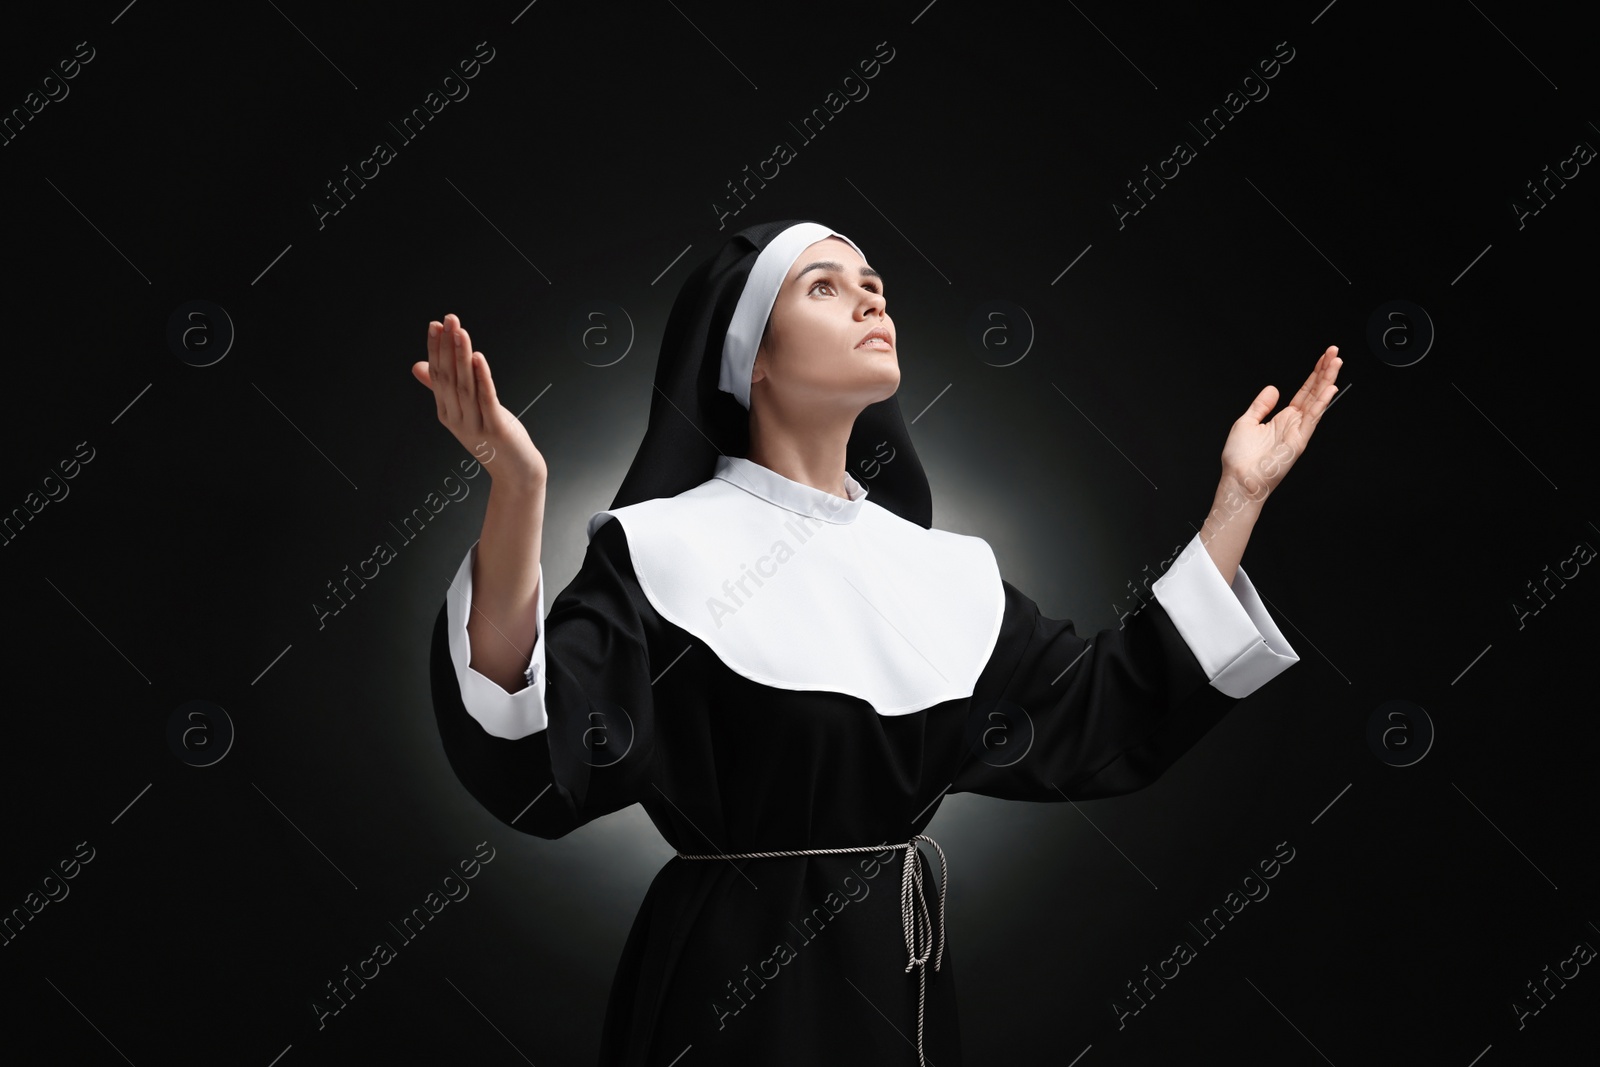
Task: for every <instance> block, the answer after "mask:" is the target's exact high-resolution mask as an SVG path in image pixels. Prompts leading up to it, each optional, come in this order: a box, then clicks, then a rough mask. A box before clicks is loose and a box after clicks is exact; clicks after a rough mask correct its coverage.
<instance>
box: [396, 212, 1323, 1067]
mask: <svg viewBox="0 0 1600 1067" xmlns="http://www.w3.org/2000/svg"><path fill="white" fill-rule="evenodd" d="M1339 365H1340V361H1339V359H1338V354H1337V349H1334V348H1329V349H1328V350H1327V351H1325V352H1324V353H1323V355H1322V357H1321V358H1320V359H1319V360H1318V361H1317V364H1316V366H1315V368H1314V369H1313V371H1312V372H1311V375H1310V377H1309V378H1308V379H1307V381H1306V383H1305V385H1304V386H1303V387H1302V388H1301V389H1300V390H1299V392H1298V393H1297V394H1296V396H1295V397H1294V398H1293V399H1292V400H1291V402H1290V403H1289V405H1287V406H1286V407H1285V409H1284V410H1283V411H1281V412H1279V413H1278V415H1277V416H1275V417H1274V418H1272V419H1271V420H1270V421H1263V420H1264V419H1265V416H1266V415H1267V413H1268V412H1270V411H1271V410H1272V408H1273V406H1274V405H1275V403H1276V401H1277V390H1276V389H1275V388H1274V387H1273V386H1270V385H1269V386H1267V387H1266V388H1265V389H1263V390H1262V391H1261V393H1260V394H1259V395H1258V396H1257V398H1256V400H1255V402H1254V403H1252V404H1251V405H1250V407H1249V409H1248V410H1247V411H1246V412H1245V414H1244V415H1242V416H1240V417H1239V419H1238V420H1236V422H1235V423H1234V425H1233V427H1232V429H1231V431H1230V433H1229V436H1228V438H1227V441H1226V443H1225V445H1224V448H1223V453H1222V461H1223V462H1222V470H1223V472H1224V475H1223V479H1222V482H1221V483H1220V485H1219V488H1218V494H1217V497H1216V500H1217V506H1216V507H1215V509H1214V510H1213V512H1212V513H1211V514H1210V515H1208V516H1207V518H1206V521H1205V524H1204V526H1203V527H1202V529H1201V531H1200V532H1199V533H1197V534H1195V535H1194V536H1193V538H1191V539H1190V540H1189V542H1188V543H1187V545H1186V547H1185V548H1184V549H1183V550H1182V551H1181V552H1180V553H1179V554H1178V555H1177V556H1176V557H1174V559H1173V560H1172V561H1171V562H1170V565H1169V566H1167V568H1166V570H1165V572H1164V573H1163V574H1162V575H1161V577H1160V578H1159V579H1158V580H1156V581H1155V582H1154V583H1153V584H1152V585H1150V586H1149V588H1148V592H1149V593H1150V594H1151V595H1150V597H1149V598H1148V600H1147V602H1146V603H1145V606H1144V607H1143V608H1142V609H1141V610H1140V611H1138V612H1137V614H1134V615H1132V616H1131V617H1130V618H1128V619H1127V620H1126V622H1125V623H1124V625H1123V626H1121V627H1120V628H1118V629H1105V630H1101V631H1100V632H1099V633H1097V634H1094V635H1092V636H1089V637H1083V636H1080V635H1079V634H1078V633H1077V632H1076V630H1075V628H1074V626H1073V623H1072V622H1071V621H1070V620H1067V619H1052V618H1047V617H1045V616H1044V615H1042V614H1041V613H1040V612H1039V609H1038V607H1037V606H1036V605H1035V603H1034V602H1033V601H1032V600H1031V599H1029V598H1028V597H1027V596H1026V595H1025V594H1023V593H1022V592H1021V591H1020V590H1018V589H1017V588H1016V587H1015V586H1013V585H1012V584H1011V583H1010V582H1008V581H1006V580H1005V579H1004V578H1002V576H1001V569H1000V566H999V563H998V561H997V560H996V558H995V555H994V552H993V551H992V550H991V549H990V547H989V545H988V544H987V543H986V542H985V541H984V540H982V539H981V538H978V537H973V536H968V535H962V534H956V533H953V532H949V531H945V530H939V529H936V528H934V527H933V522H932V511H933V508H932V499H931V496H930V493H929V487H928V480H927V477H926V475H925V474H924V472H923V469H922V466H921V464H920V463H919V462H918V460H917V454H916V449H915V448H914V447H913V444H912V440H911V436H910V434H909V433H908V431H907V429H906V425H905V422H904V420H903V419H902V417H901V413H900V407H899V404H898V402H897V400H896V397H895V393H896V390H897V388H898V385H899V382H900V368H899V364H898V361H897V348H896V332H895V325H894V321H893V320H892V319H891V318H890V317H889V315H888V313H887V305H886V300H885V293H884V279H883V278H882V277H881V276H880V275H879V274H878V273H877V272H876V271H875V270H873V269H872V267H871V266H870V264H869V261H868V259H867V256H866V254H865V253H864V252H863V251H862V250H861V248H860V246H859V245H857V244H856V242H855V241H853V240H852V239H850V238H849V237H846V236H845V235H843V234H840V233H836V232H834V231H833V230H832V229H830V228H829V227H827V226H824V225H821V224H819V223H816V222H811V221H780V222H768V223H763V224H760V225H754V226H751V227H749V228H747V229H744V230H742V231H740V232H738V233H736V234H733V235H732V236H730V237H729V238H728V239H727V240H726V242H725V243H724V244H723V245H722V246H721V247H719V248H718V249H717V251H716V252H715V254H713V255H712V256H711V257H710V258H709V259H708V260H706V261H705V262H703V263H701V264H700V265H699V266H698V267H697V268H696V269H695V270H694V272H693V273H692V274H691V275H690V277H689V278H688V280H687V281H686V282H685V284H684V286H683V289H682V291H681V292H680V293H679V295H678V297H677V299H676V301H675V303H674V305H673V308H672V312H671V314H670V317H669V318H668V321H667V325H666V329H665V332H664V334H663V338H662V344H661V351H660V357H659V360H658V364H657V368H656V376H655V393H654V395H653V397H652V402H651V407H650V418H649V424H648V426H647V427H646V429H645V433H644V436H643V440H642V443H641V444H640V446H639V450H638V453H637V455H636V456H635V457H634V460H633V463H632V465H631V466H630V467H629V469H628V472H627V475H626V477H624V479H623V481H622V485H621V488H620V489H619V490H618V492H617V494H616V497H615V499H614V500H613V501H612V504H611V507H610V508H609V509H607V510H605V511H600V512H597V513H595V514H594V515H593V516H591V517H590V518H589V520H588V528H587V534H588V547H587V550H586V554H585V556H584V559H583V563H582V566H581V568H580V569H579V571H578V574H577V576H576V577H575V578H574V579H573V580H572V582H571V583H570V584H568V585H567V587H566V588H565V589H563V590H562V591H561V592H560V594H559V595H557V596H556V597H555V599H554V601H553V602H552V603H551V604H550V607H549V609H548V612H547V610H546V607H545V595H546V594H545V588H544V581H543V568H542V565H541V563H540V559H539V546H540V531H541V528H542V525H543V518H544V490H545V484H546V473H547V471H546V467H545V463H544V460H543V457H542V456H541V455H540V454H539V452H538V450H537V449H536V448H535V447H534V445H533V443H532V441H531V440H530V438H529V436H528V434H527V431H526V430H525V429H524V427H523V426H522V424H521V423H520V422H519V421H518V420H517V419H516V417H515V416H513V415H512V414H511V413H510V412H509V411H508V410H507V409H506V408H505V407H504V406H503V405H501V404H500V403H499V401H498V400H497V398H496V394H495V390H494V383H493V379H492V378H491V376H490V374H489V367H488V363H487V360H486V359H485V358H484V356H483V354H482V353H481V352H476V351H474V350H473V349H472V344H471V340H470V338H469V336H468V334H467V333H466V331H465V330H464V329H462V327H461V324H460V321H459V319H457V318H456V317H455V316H454V315H448V316H446V317H445V320H444V321H443V322H442V323H441V322H435V323H431V324H430V325H429V335H428V359H427V361H426V362H425V363H424V362H418V363H417V364H415V365H414V366H413V373H414V374H415V376H416V377H417V379H418V380H419V381H421V382H422V383H423V384H424V385H426V386H428V387H429V388H430V389H431V390H432V392H433V394H434V398H435V401H436V404H437V408H438V413H439V418H440V420H441V421H442V422H443V423H444V424H445V425H446V427H447V428H449V429H450V430H451V432H452V433H453V434H454V435H455V436H456V437H457V439H458V440H459V441H460V442H461V443H462V444H463V445H464V446H465V447H467V448H468V449H469V450H470V451H472V452H473V453H474V455H475V456H477V457H478V458H480V459H482V460H483V461H484V465H485V469H486V470H488V471H489V474H490V477H491V489H490V495H489V502H488V504H487V511H486V514H485V518H484V525H483V533H482V536H481V538H480V539H479V541H478V542H477V543H476V544H474V545H473V546H472V547H471V548H469V549H468V550H467V553H466V557H465V558H464V559H463V560H462V562H461V565H460V568H459V569H458V570H457V572H456V574H455V577H454V579H453V581H452V584H451V588H450V591H449V593H448V594H447V596H446V600H445V604H444V605H443V606H442V607H441V609H440V612H439V615H438V619H437V622H436V625H435V627H434V631H433V643H432V650H431V664H432V669H431V684H432V695H433V704H434V710H435V714H436V717H437V720H438V729H439V733H440V737H441V740H442V743H443V747H444V751H445V753H446V756H447V758H448V759H449V762H450V766H451V768H452V769H453V770H454V772H455V774H456V775H457V776H458V778H459V779H460V781H461V783H462V785H463V786H464V787H465V788H466V790H467V791H468V792H469V793H470V794H471V795H472V796H473V797H474V798H476V799H477V800H478V802H479V803H481V804H482V805H483V806H484V807H485V808H486V809H488V811H489V812H490V813H492V814H493V815H494V816H495V817H496V818H497V819H499V820H500V821H501V822H503V823H505V824H506V825H507V826H509V827H511V828H512V829H515V830H519V831H522V832H524V833H528V834H533V835H535V836H537V837H541V838H546V839H555V838H560V837H563V836H564V835H566V834H568V833H571V832H572V831H574V830H576V829H578V828H579V827H582V826H583V825H584V824H586V823H589V822H591V821H593V820H595V819H598V818H600V817H602V816H604V815H607V814H609V813H611V812H615V811H618V810H619V809H622V808H625V807H627V806H629V805H632V804H639V805H641V806H642V807H643V808H644V811H645V812H646V813H647V814H648V815H649V817H650V820H651V821H652V822H653V823H654V824H655V826H656V828H657V829H658V830H659V831H660V833H661V835H662V837H664V838H665V839H666V841H667V842H668V843H669V844H671V845H672V847H673V848H674V849H675V850H676V853H677V854H676V856H675V857H674V858H673V859H671V860H669V861H668V862H667V864H666V865H665V866H664V867H663V868H662V869H661V871H660V872H659V873H658V874H657V875H656V877H655V879H654V881H653V882H652V884H651V886H650V888H649V891H648V892H647V893H646V895H645V898H644V901H643V903H642V905H641V907H640V909H639V913H638V915H637V917H636V918H635V920H634V923H633V926H632V928H631V931H630V933H629V935H628V938H627V941H626V944H625V946H624V949H623V952H622V958H621V960H620V961H619V963H618V967H617V973H616V977H615V980H614V982H613V985H612V988H611V994H610V999H609V1002H608V1006H607V1010H606V1021H605V1029H604V1034H603V1036H602V1039H601V1056H600V1062H601V1064H602V1067H624V1065H626V1067H645V1065H647V1064H648V1065H652V1067H661V1065H665V1064H669V1063H673V1062H676V1058H677V1057H679V1056H682V1055H683V1054H684V1053H685V1052H686V1051H689V1050H691V1049H692V1052H690V1054H689V1055H688V1056H686V1057H685V1058H684V1059H683V1060H682V1061H681V1062H682V1063H683V1064H684V1065H685V1067H711V1065H721V1064H729V1065H732V1064H740V1065H746V1064H752V1063H759V1064H764V1065H767V1067H789V1065H796V1067H798V1065H801V1064H805V1065H808V1067H809V1065H814V1064H817V1063H848V1064H869V1063H870V1064H877V1065H883V1064H906V1065H910V1064H917V1065H919V1067H926V1065H927V1064H928V1063H929V1062H933V1063H936V1064H938V1065H939V1067H959V1064H960V1063H961V1038H960V1030H959V1019H958V1012H957V999H956V987H955V958H956V956H955V953H954V951H953V944H954V943H956V942H959V940H960V939H959V936H957V937H955V938H953V939H952V943H951V944H947V943H946V931H945V926H944V911H945V901H946V877H947V873H948V872H947V868H946V865H945V855H944V851H943V849H941V848H940V847H939V845H938V843H937V842H935V841H933V839H932V838H930V837H928V836H927V835H926V834H924V833H922V830H923V829H924V828H925V827H926V826H927V825H928V823H929V822H930V821H931V820H932V819H933V817H934V816H935V815H936V814H937V813H938V811H939V806H940V804H941V803H942V801H943V798H944V797H946V796H948V795H949V794H952V793H962V792H966V793H977V794H981V795H984V796H990V797H1000V798H1008V799H1013V800H1028V801H1051V802H1059V801H1064V800H1068V799H1071V800H1087V799H1094V798H1100V797H1108V796H1115V795H1119V794H1125V793H1129V792H1132V791H1133V790H1137V789H1140V788H1142V787H1144V786H1146V785H1148V784H1150V783H1151V782H1153V781H1155V780H1156V779H1157V778H1158V777H1159V776H1160V775H1161V774H1162V773H1163V772H1164V771H1165V769H1166V768H1167V767H1169V766H1171V765H1172V764H1173V763H1174V761H1176V760H1177V759H1178V758H1179V757H1180V756H1181V755H1182V754H1183V753H1184V752H1186V751H1187V750H1189V749H1190V748H1192V747H1193V746H1194V744H1195V743H1196V742H1197V741H1198V740H1199V739H1200V738H1201V737H1203V736H1204V735H1205V733H1206V732H1207V731H1208V730H1210V729H1211V728H1212V726H1214V725H1215V724H1216V723H1217V722H1218V721H1219V720H1220V718H1221V717H1222V716H1223V715H1224V714H1226V713H1227V711H1228V710H1229V709H1230V708H1231V707H1232V706H1233V705H1234V704H1236V703H1237V702H1238V701H1239V700H1240V699H1242V698H1244V697H1247V696H1249V695H1250V694H1251V693H1253V692H1255V691H1256V690H1257V689H1259V688H1261V687H1262V686H1263V685H1265V684H1266V683H1267V682H1269V681H1270V680H1272V679H1273V678H1275V677H1276V676H1277V675H1279V674H1280V673H1282V672H1283V671H1284V670H1286V669H1287V668H1288V667H1290V666H1291V665H1292V664H1294V663H1297V662H1299V657H1298V656H1297V655H1296V653H1295V651H1294V650H1293V649H1292V648H1291V647H1290V645H1289V643H1288V641H1287V640H1285V639H1284V636H1283V634H1282V632H1280V630H1279V629H1278V627H1277V625H1276V624H1275V623H1274V621H1273V619H1272V618H1271V617H1270V616H1269V615H1268V613H1267V611H1266V610H1265V608H1264V607H1263V605H1262V600H1261V597H1260V596H1259V595H1258V594H1257V592H1256V590H1255V586H1254V585H1253V584H1252V583H1251V581H1250V578H1249V577H1248V576H1247V575H1246V574H1245V571H1244V568H1243V567H1241V566H1239V559H1240V556H1241V555H1242V553H1243V551H1244V546H1245V542H1246V540H1247V539H1248V536H1249V532H1250V528H1251V526H1252V525H1253V523H1254V521H1255V517H1256V516H1257V515H1258V514H1259V511H1260V507H1261V504H1262V502H1263V501H1264V500H1265V498H1266V496H1267V495H1268V494H1269V493H1270V492H1271V490H1272V489H1273V488H1275V487H1276V485H1277V484H1278V483H1279V482H1280V481H1281V480H1282V478H1283V476H1284V474H1285V473H1286V472H1287V470H1288V469H1289V468H1290V467H1291V466H1292V465H1293V463H1294V461H1295V459H1296V458H1297V457H1298V456H1299V455H1300V454H1301V453H1302V452H1303V450H1304V448H1305V445H1306V442H1307V440H1308V439H1309V438H1310V436H1311V434H1312V432H1313V430H1314V429H1315V426H1316V422H1317V420H1318V418H1319V417H1320V416H1321V414H1322V412H1323V410H1325V408H1326V407H1327V405H1328V403H1329V402H1330V401H1331V399H1332V397H1333V394H1334V392H1335V389H1336V386H1335V385H1334V378H1335V377H1336V376H1337V374H1338V368H1339ZM853 471H855V472H859V473H861V475H862V476H863V477H864V478H865V480H866V481H867V482H868V483H870V485H871V489H870V491H869V490H868V488H867V486H866V485H865V484H863V482H862V481H858V480H857V478H856V476H855V474H853V473H852V472H853ZM925 848H926V849H927V850H930V851H931V853H932V854H933V855H934V856H936V857H937V858H938V860H939V871H938V878H937V882H936V880H935V876H934V870H933V864H932V861H931V859H930V856H929V851H925ZM955 859H957V860H959V857H955Z"/></svg>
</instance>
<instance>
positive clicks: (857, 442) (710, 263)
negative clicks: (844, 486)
mask: <svg viewBox="0 0 1600 1067" xmlns="http://www.w3.org/2000/svg"><path fill="white" fill-rule="evenodd" d="M803 221H808V220H797V219H789V220H783V221H778V222H763V223H758V224H756V225H753V226H748V227H746V228H745V229H743V230H740V231H739V232H737V233H735V234H732V235H731V236H729V237H728V239H727V240H726V241H725V242H723V244H722V245H721V247H719V248H718V249H717V250H716V252H715V253H714V254H713V255H712V256H711V257H710V258H708V259H707V260H705V261H704V262H702V263H701V264H700V265H699V266H697V267H696V268H695V269H694V271H693V272H692V273H691V274H690V275H689V277H688V279H687V280H685V281H684V283H683V287H682V289H680V290H679V292H678V297H677V299H676V300H675V301H674V302H673V305H672V313H671V314H670V315H669V316H668V318H667V326H666V331H665V333H664V334H663V335H662V338H661V354H660V356H659V357H658V359H657V362H656V378H655V392H654V394H653V395H652V396H651V400H650V421H649V425H648V426H647V427H646V428H645V433H644V440H643V441H642V442H641V443H640V445H639V451H638V452H637V453H636V454H635V455H634V457H633V463H632V464H631V465H630V466H629V467H628V473H627V475H626V476H625V477H624V478H623V480H622V486H621V487H620V488H619V489H618V490H617V495H616V497H615V498H614V499H613V500H612V501H611V508H613V509H614V508H620V507H623V506H625V505H628V504H635V503H638V502H640V501H642V500H651V499H654V498H656V497H671V496H677V495H678V494H679V493H682V492H684V491H686V490H689V489H692V488H694V487H695V486H697V485H699V484H700V483H701V482H704V481H706V480H707V479H709V478H710V477H711V476H712V474H713V472H714V469H715V467H716V461H717V457H718V456H719V455H729V456H741V457H742V456H745V455H746V454H747V453H748V451H749V447H750V412H749V411H748V410H746V409H745V407H744V405H743V404H741V403H740V402H739V400H738V399H737V398H735V397H734V395H733V394H732V393H728V392H725V391H724V390H722V389H721V388H719V387H718V379H719V376H720V373H721V368H722V346H723V339H724V337H725V336H726V335H727V332H728V324H729V322H730V321H731V320H732V318H733V312H734V308H735V306H736V305H737V304H738V301H739V297H740V295H741V294H742V293H743V291H744V286H745V282H746V280H747V279H748V278H749V277H750V271H751V268H752V267H753V266H754V265H755V262H756V257H757V256H759V255H760V254H761V250H762V249H764V248H765V247H766V246H767V245H768V244H769V243H771V242H772V241H773V240H774V239H775V238H776V237H777V236H778V235H779V234H781V233H782V232H783V231H785V230H787V229H789V228H790V227H792V226H795V225H798V224H799V223H800V222H803ZM790 265H792V264H785V268H786V269H787V267H788V266H790ZM889 449H892V450H893V451H892V452H890V451H888V450H889ZM889 456H892V457H893V458H892V459H887V461H885V460H886V457H889ZM873 461H877V463H876V466H874V464H873ZM845 469H846V471H847V472H848V473H850V475H851V476H852V477H854V478H856V480H857V481H859V482H861V483H862V485H863V486H865V487H866V488H867V489H868V490H869V493H870V499H871V501H872V502H873V503H875V504H877V505H879V506H880V507H883V508H887V509H888V510H890V511H892V512H894V513H895V514H897V515H899V516H900V517H901V518H903V519H905V520H907V521H908V522H914V523H916V524H917V525H919V526H921V527H923V528H924V529H927V528H929V527H931V526H932V525H933V498H932V495H931V494H930V492H929V489H928V478H927V475H926V474H925V473H924V471H923V469H922V463H921V461H920V460H918V458H917V453H916V450H915V449H914V448H913V447H912V445H911V435H910V433H909V432H908V431H907V429H906V424H905V420H904V419H903V418H902V416H901V414H900V401H899V397H898V394H897V395H895V396H891V397H889V398H888V399H886V400H881V401H879V402H877V403H875V404H872V405H870V406H868V407H866V408H864V409H863V410H862V412H861V414H860V415H859V416H857V418H856V422H855V426H854V428H853V429H852V430H851V432H850V441H849V444H848V445H847V446H846V449H845ZM868 470H871V471H872V472H873V473H872V476H871V478H870V479H869V478H867V477H866V476H864V474H863V473H862V472H864V471H868Z"/></svg>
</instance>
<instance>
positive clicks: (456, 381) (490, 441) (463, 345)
mask: <svg viewBox="0 0 1600 1067" xmlns="http://www.w3.org/2000/svg"><path fill="white" fill-rule="evenodd" d="M411 373H412V375H413V376H414V377H415V378H416V379H417V381H419V382H421V383H422V384H423V385H425V386H427V387H428V388H429V389H431V390H432V391H433V399H434V401H435V403H436V404H437V405H438V408H439V421H440V422H442V423H444V425H445V427H446V428H447V429H448V430H449V431H450V432H451V433H452V434H454V435H455V438H456V440H457V441H460V442H461V444H462V447H464V448H465V449H466V450H467V451H468V452H471V453H472V455H473V457H474V458H475V459H477V460H478V461H479V462H480V463H482V464H483V468H484V470H486V471H488V472H489V476H490V477H491V478H494V479H496V480H497V481H503V482H507V483H510V484H512V485H515V486H518V487H528V488H533V487H542V486H543V485H544V484H545V480H546V478H547V476H548V474H549V471H548V469H547V468H546V466H545V462H544V456H542V455H540V453H539V450H538V449H537V448H535V447H534V446H533V439H532V438H531V437H529V436H528V430H527V428H526V427H525V426H523V425H522V420H520V419H518V418H517V417H516V416H515V415H513V414H512V413H511V412H510V411H508V410H506V408H505V407H504V406H503V405H501V403H500V400H499V398H498V397H497V396H496V394H495V389H494V378H493V377H491V376H490V374H489V361H488V360H487V359H485V358H484V355H483V353H482V352H474V351H473V350H472V338H470V337H469V336H468V335H467V331H466V330H465V329H463V328H462V326H461V320H460V318H458V317H457V316H455V315H446V316H445V317H444V322H443V323H439V322H430V323H428V358H427V360H426V361H425V362H424V361H421V360H419V361H418V362H416V363H413V364H412V365H411Z"/></svg>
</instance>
